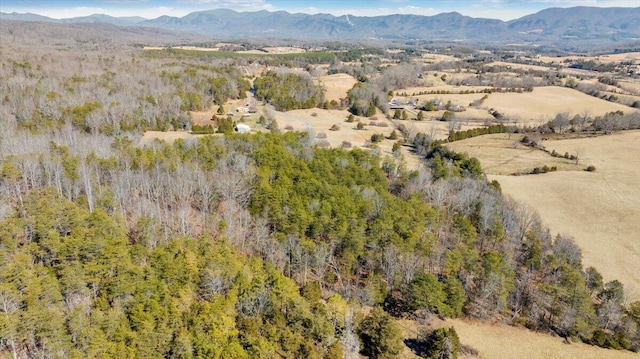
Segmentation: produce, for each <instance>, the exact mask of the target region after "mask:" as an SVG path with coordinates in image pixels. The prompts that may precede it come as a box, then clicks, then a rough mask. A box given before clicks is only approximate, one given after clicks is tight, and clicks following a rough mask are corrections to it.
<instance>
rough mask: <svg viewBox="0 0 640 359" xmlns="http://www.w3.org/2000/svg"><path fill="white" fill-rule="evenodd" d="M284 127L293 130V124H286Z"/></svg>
mask: <svg viewBox="0 0 640 359" xmlns="http://www.w3.org/2000/svg"><path fill="white" fill-rule="evenodd" d="M284 129H285V130H287V131H293V126H291V125H286V126H284Z"/></svg>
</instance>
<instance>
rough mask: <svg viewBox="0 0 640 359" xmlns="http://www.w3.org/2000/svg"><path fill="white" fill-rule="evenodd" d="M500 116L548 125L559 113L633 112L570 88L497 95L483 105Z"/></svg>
mask: <svg viewBox="0 0 640 359" xmlns="http://www.w3.org/2000/svg"><path fill="white" fill-rule="evenodd" d="M482 106H483V107H485V108H487V109H488V108H494V109H496V110H497V111H499V112H500V113H502V114H504V115H506V116H508V117H512V118H517V119H519V120H520V121H521V123H522V124H524V123H530V124H532V125H537V124H539V122H540V121H543V122H547V121H548V120H550V119H552V118H553V117H555V115H556V114H558V113H562V112H568V113H569V115H570V116H573V115H575V114H582V113H585V112H587V113H589V114H591V115H592V116H596V115H603V114H605V113H607V112H612V111H618V110H620V111H623V112H625V113H627V112H629V111H630V110H631V109H630V108H629V107H627V106H623V105H620V104H617V103H613V102H609V101H605V100H601V99H599V98H595V97H593V96H589V95H586V94H584V93H582V92H580V91H577V90H573V89H570V88H566V87H556V86H546V87H536V88H534V90H533V91H532V92H525V93H493V94H491V95H489V98H487V100H485V101H484V103H483V104H482Z"/></svg>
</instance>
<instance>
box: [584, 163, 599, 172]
mask: <svg viewBox="0 0 640 359" xmlns="http://www.w3.org/2000/svg"><path fill="white" fill-rule="evenodd" d="M585 171H587V172H595V171H596V166H593V165H589V166H587V168H586V169H585Z"/></svg>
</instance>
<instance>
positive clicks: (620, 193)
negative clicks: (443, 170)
mask: <svg viewBox="0 0 640 359" xmlns="http://www.w3.org/2000/svg"><path fill="white" fill-rule="evenodd" d="M544 145H545V146H546V147H547V149H550V150H551V149H555V150H556V151H557V152H558V153H564V152H569V153H573V152H575V151H579V152H580V158H581V160H580V161H581V163H583V166H586V165H587V164H591V165H594V166H595V167H596V169H597V170H596V172H586V171H572V172H566V171H559V172H553V173H546V174H539V175H530V176H502V175H489V179H490V180H493V179H495V180H498V181H499V182H500V184H501V186H502V190H503V192H504V193H505V194H507V195H510V196H511V197H513V198H514V199H516V200H517V201H520V202H522V203H526V204H528V205H530V206H531V207H533V208H535V209H536V210H537V211H538V212H539V213H540V216H541V217H542V219H543V221H544V222H545V223H546V224H547V225H549V227H550V228H551V231H552V233H564V234H568V235H571V236H573V237H574V238H575V241H576V243H577V244H578V245H579V246H580V248H582V251H583V256H584V260H583V262H584V264H585V265H586V266H594V267H595V268H597V269H598V271H600V272H601V273H602V275H603V276H604V278H605V280H606V281H609V280H613V279H618V280H620V281H621V282H622V283H623V284H624V285H625V288H626V292H627V295H628V296H629V298H630V299H631V300H638V299H640V221H639V220H638V219H639V218H640V180H639V179H640V131H631V132H625V133H616V134H613V135H608V136H602V137H596V138H581V139H568V140H559V141H545V142H544ZM486 153H491V151H490V150H489V151H486ZM478 158H479V159H480V162H481V163H483V165H484V162H483V161H489V162H488V163H490V161H491V156H488V157H487V158H485V156H483V154H482V153H480V154H478ZM488 167H490V165H489V166H488Z"/></svg>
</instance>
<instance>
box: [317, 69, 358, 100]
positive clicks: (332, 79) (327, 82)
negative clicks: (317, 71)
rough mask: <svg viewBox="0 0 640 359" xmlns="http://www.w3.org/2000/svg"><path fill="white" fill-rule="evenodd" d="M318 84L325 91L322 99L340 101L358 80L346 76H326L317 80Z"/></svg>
mask: <svg viewBox="0 0 640 359" xmlns="http://www.w3.org/2000/svg"><path fill="white" fill-rule="evenodd" d="M318 82H319V83H320V84H321V85H322V86H324V88H325V89H326V92H325V95H324V98H325V100H327V101H331V100H336V101H340V99H341V98H346V97H347V91H349V90H350V89H351V88H352V87H353V85H355V83H356V82H358V80H356V79H355V78H354V77H353V76H351V75H348V74H334V75H326V76H321V77H319V78H318Z"/></svg>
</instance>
